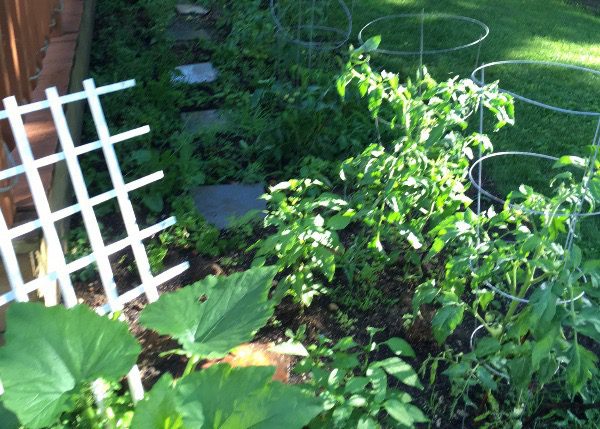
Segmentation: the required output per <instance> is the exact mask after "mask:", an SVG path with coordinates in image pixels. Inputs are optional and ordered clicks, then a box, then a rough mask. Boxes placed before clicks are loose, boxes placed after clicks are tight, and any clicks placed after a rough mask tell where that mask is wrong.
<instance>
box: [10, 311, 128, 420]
mask: <svg viewBox="0 0 600 429" xmlns="http://www.w3.org/2000/svg"><path fill="white" fill-rule="evenodd" d="M7 326H8V331H7V333H6V336H5V338H6V346H4V347H2V348H0V379H1V380H2V383H3V384H4V388H5V390H6V393H5V395H4V396H3V402H4V406H5V407H6V408H7V409H9V410H10V411H12V412H14V413H15V414H16V415H17V417H18V418H19V420H20V422H21V424H23V425H24V426H27V427H28V428H29V429H37V428H42V427H46V426H50V425H51V424H53V423H54V422H55V421H56V419H57V418H58V416H59V415H60V414H61V413H62V412H64V411H67V410H68V407H69V406H68V399H69V397H70V395H71V394H73V393H76V392H77V391H78V390H79V388H80V387H81V386H82V384H84V383H89V382H92V381H93V380H95V379H97V378H104V379H107V380H118V379H120V378H121V377H123V376H124V375H125V374H127V372H129V370H130V369H131V367H132V366H133V365H134V364H135V362H136V360H137V356H138V354H139V353H140V346H139V345H138V343H137V341H136V340H135V338H134V337H133V336H132V335H131V334H130V333H129V331H128V330H127V326H126V325H125V324H124V323H121V322H117V321H112V320H109V319H107V318H104V317H101V316H98V315H97V314H96V313H94V312H93V311H92V310H90V309H89V308H88V307H86V306H76V307H74V308H72V309H66V308H63V307H60V306H59V307H50V308H46V307H44V306H42V305H41V304H34V303H16V304H13V305H11V307H10V308H9V310H8V313H7Z"/></svg>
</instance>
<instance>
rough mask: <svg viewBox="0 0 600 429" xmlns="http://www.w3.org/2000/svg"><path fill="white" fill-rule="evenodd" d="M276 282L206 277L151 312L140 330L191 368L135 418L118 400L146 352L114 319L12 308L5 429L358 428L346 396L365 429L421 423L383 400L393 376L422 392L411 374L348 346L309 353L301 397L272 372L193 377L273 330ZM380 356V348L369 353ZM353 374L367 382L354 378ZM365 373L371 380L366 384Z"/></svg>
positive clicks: (264, 272)
mask: <svg viewBox="0 0 600 429" xmlns="http://www.w3.org/2000/svg"><path fill="white" fill-rule="evenodd" d="M275 273H276V270H275V269H274V268H272V267H263V268H254V269H252V270H249V271H245V272H242V273H237V274H232V275H231V276H229V277H214V276H209V277H207V278H206V279H204V280H202V281H199V282H197V283H194V284H192V285H190V286H188V287H186V288H183V289H180V290H178V291H176V292H172V293H169V294H165V295H163V296H161V298H160V299H159V300H158V301H157V302H155V303H153V304H149V305H148V306H147V307H146V308H145V309H144V310H143V311H142V314H141V316H140V323H141V324H142V325H143V326H145V327H147V328H148V329H152V330H154V331H156V332H158V333H160V334H162V335H167V336H169V337H171V338H172V339H174V340H176V341H177V342H178V343H179V346H180V347H179V348H177V349H174V350H171V351H170V352H168V354H178V355H182V356H185V357H186V358H187V366H186V368H185V370H184V371H183V374H182V375H181V377H178V378H174V377H173V376H172V375H171V374H164V375H163V376H162V377H161V378H160V380H158V382H157V383H156V384H155V385H154V387H153V388H152V390H151V391H150V392H149V393H148V395H147V397H146V398H145V399H144V400H143V401H141V402H139V403H137V404H136V405H135V406H134V405H133V404H132V402H131V400H130V398H129V396H128V394H125V396H122V395H120V394H119V393H118V389H119V385H118V384H116V382H118V381H119V380H120V379H121V378H122V377H124V376H125V375H126V374H127V373H128V372H129V371H130V370H131V368H132V366H133V365H134V364H135V363H136V360H137V358H138V355H139V353H140V350H141V348H140V346H139V344H138V343H137V341H136V339H135V338H134V337H133V336H132V335H131V334H130V333H129V332H128V329H127V326H126V325H125V324H124V323H122V322H120V321H118V320H116V315H115V318H114V319H113V320H110V319H108V318H104V317H101V316H98V315H96V314H95V313H94V312H93V311H92V310H90V309H89V308H88V307H86V306H83V305H79V306H76V307H74V308H72V309H65V308H62V307H52V308H45V307H43V306H42V305H40V304H33V303H23V304H15V305H13V306H12V307H11V308H10V309H9V312H8V326H9V329H8V331H7V334H6V341H7V344H6V346H4V347H2V348H0V374H2V381H3V385H4V388H5V393H4V395H3V396H2V402H1V407H0V416H1V417H2V420H1V421H2V427H3V428H6V429H11V428H18V427H20V426H21V425H22V426H23V427H26V428H28V429H42V428H48V427H49V428H56V429H58V428H67V427H68V428H75V427H78V428H86V427H89V428H100V427H103V428H113V429H116V428H132V429H136V428H139V429H152V428H156V429H159V428H160V429H164V428H171V429H176V428H179V429H183V428H190V429H191V428H193V429H197V428H203V427H211V428H212V427H219V428H232V429H240V428H279V427H281V425H285V426H286V427H291V428H298V429H300V428H302V427H304V426H306V425H308V424H310V426H311V427H331V426H329V424H328V423H327V422H329V421H330V419H331V413H330V411H331V410H332V408H336V410H337V411H335V412H334V413H333V414H334V415H335V416H336V417H335V419H336V421H338V422H339V421H342V420H340V419H345V420H344V421H348V422H350V421H352V420H356V417H355V416H351V415H350V414H352V411H351V410H350V414H348V412H347V411H348V409H346V408H345V407H346V405H347V404H345V403H344V402H343V401H342V402H339V401H338V403H337V405H336V403H332V401H335V400H336V396H335V395H337V390H339V389H343V388H345V389H346V391H349V390H352V391H353V392H352V393H355V394H354V395H353V396H352V407H355V408H357V409H361V407H366V408H365V410H366V411H365V413H364V414H365V415H364V417H362V418H360V419H359V420H360V421H359V425H358V426H357V427H364V428H367V427H369V428H375V427H379V426H378V424H377V422H376V420H375V419H376V418H377V415H378V414H379V412H380V410H379V407H381V408H384V409H385V410H386V412H387V413H388V414H389V416H391V418H393V419H394V420H395V421H397V422H399V424H400V426H398V425H396V426H397V427H414V424H413V423H414V422H420V421H425V417H424V416H423V414H422V413H421V411H420V410H419V409H418V408H417V407H415V406H414V405H411V404H410V396H409V395H408V394H406V393H403V392H402V391H400V390H396V389H394V390H390V391H388V390H387V381H386V380H387V378H386V377H387V376H386V374H390V375H392V376H394V377H396V378H398V379H399V380H401V381H402V382H404V383H405V384H406V385H408V386H417V387H419V386H420V383H419V381H418V378H417V375H416V373H415V371H414V370H413V369H412V368H411V367H410V365H409V364H407V363H406V362H404V361H402V360H401V359H400V358H398V357H392V358H389V359H386V360H382V361H378V362H372V363H369V362H368V359H366V360H365V361H364V362H363V363H360V362H359V360H358V359H359V357H360V356H359V355H358V354H356V353H350V352H349V350H350V349H352V348H356V347H358V345H357V344H356V343H354V341H353V340H352V339H351V338H346V339H344V340H343V342H340V343H339V344H338V346H336V347H334V348H333V349H332V350H331V352H327V351H326V350H322V348H321V350H320V351H317V352H316V353H313V354H312V355H311V357H312V360H311V362H310V364H309V363H308V362H307V361H304V362H302V363H301V368H300V369H301V370H302V371H303V372H306V373H308V374H309V375H310V376H309V382H308V383H306V384H303V385H297V386H293V385H286V384H282V383H279V382H275V381H272V377H273V374H274V368H272V367H260V366H253V367H237V368H232V367H230V366H229V365H228V364H216V365H213V366H210V367H209V368H206V369H203V370H201V371H197V370H196V369H197V367H198V364H199V363H200V362H201V361H203V360H205V359H218V358H222V357H224V356H226V355H227V354H228V353H229V352H230V351H231V350H232V349H234V348H235V347H237V346H238V345H240V344H242V343H244V342H246V341H249V340H251V339H252V337H253V336H254V333H255V332H256V331H257V330H258V329H260V328H261V327H263V326H264V325H265V324H266V322H267V321H268V319H269V318H270V317H271V316H272V315H273V310H274V306H275V304H276V302H275V301H273V300H270V299H269V298H268V294H269V290H270V289H271V286H272V282H273V278H274V276H275ZM374 332H375V331H372V335H373V334H374ZM385 344H386V345H387V346H388V347H389V348H390V349H391V350H392V351H393V352H394V353H396V354H398V355H407V356H409V357H410V356H414V352H413V351H412V349H411V348H410V346H409V345H408V344H407V343H406V342H404V341H403V340H401V339H400V338H391V339H390V340H388V341H387V342H386V343H385ZM378 347H379V346H378V345H377V344H376V343H374V342H372V343H371V344H370V345H369V347H368V349H365V352H372V351H374V350H376V349H377V348H378ZM311 350H313V348H312V347H311ZM331 358H333V360H332V361H331V360H330V359H331ZM321 362H323V363H321ZM324 365H328V366H330V367H332V368H337V369H335V370H334V371H332V375H330V377H329V379H330V380H332V381H333V382H332V383H330V384H329V390H328V391H327V392H329V393H326V392H322V387H323V384H322V383H323V379H322V376H323V368H322V367H323V366H324ZM355 369H359V370H360V371H361V372H360V373H358V372H357V373H356V374H355V372H354V370H355ZM365 370H366V377H367V378H365V377H363V376H361V375H360V374H362V373H364V372H365ZM336 374H337V375H336ZM368 384H371V385H372V388H371V390H370V392H371V393H370V395H374V398H375V399H376V401H375V400H374V401H370V402H367V399H366V398H364V397H362V396H360V395H359V394H357V392H358V391H359V390H362V388H364V387H366V386H367V385H368ZM344 386H345V387H344ZM360 386H362V387H360ZM332 395H333V396H332ZM377 404H379V405H377ZM376 405H377V407H378V408H375V407H376ZM13 413H14V414H13ZM341 414H344V415H345V417H342V416H341ZM311 422H312V423H311ZM341 427H348V426H341Z"/></svg>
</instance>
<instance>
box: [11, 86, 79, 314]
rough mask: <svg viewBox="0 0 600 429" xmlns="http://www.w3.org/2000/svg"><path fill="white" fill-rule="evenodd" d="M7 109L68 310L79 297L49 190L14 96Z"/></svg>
mask: <svg viewBox="0 0 600 429" xmlns="http://www.w3.org/2000/svg"><path fill="white" fill-rule="evenodd" d="M4 106H5V108H6V114H7V116H8V121H9V123H10V127H11V129H12V132H13V135H14V137H15V143H16V145H17V150H18V151H19V155H20V156H21V162H22V163H23V166H24V167H25V176H26V177H27V182H28V183H29V189H30V191H31V197H32V199H33V202H34V204H35V207H36V209H37V214H38V216H39V219H40V221H41V223H42V231H43V232H44V238H45V239H46V244H47V246H48V253H50V254H52V255H54V256H55V258H54V261H55V263H54V266H51V267H50V270H51V271H56V272H57V273H58V285H59V287H60V290H61V294H62V297H63V300H64V303H65V305H66V306H67V307H73V306H75V305H77V297H76V296H75V291H74V290H73V284H72V283H71V279H70V278H69V274H68V273H67V270H66V267H67V263H66V261H65V257H64V254H63V250H62V246H61V244H60V239H59V237H58V233H57V231H56V226H55V225H54V223H53V222H52V221H51V215H52V211H51V210H50V205H49V203H48V199H47V197H46V190H45V189H44V184H43V183H42V179H41V177H40V173H39V171H38V170H37V169H36V168H35V166H34V158H33V152H32V151H31V146H30V145H29V139H28V138H27V133H26V131H25V125H24V124H23V117H22V116H21V114H20V113H19V106H18V104H17V99H16V98H15V97H8V98H5V99H4Z"/></svg>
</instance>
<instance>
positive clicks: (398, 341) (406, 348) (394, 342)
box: [383, 337, 415, 358]
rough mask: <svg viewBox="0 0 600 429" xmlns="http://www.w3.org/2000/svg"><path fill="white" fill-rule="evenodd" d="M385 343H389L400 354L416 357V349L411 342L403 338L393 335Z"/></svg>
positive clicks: (395, 352) (392, 349) (391, 348)
mask: <svg viewBox="0 0 600 429" xmlns="http://www.w3.org/2000/svg"><path fill="white" fill-rule="evenodd" d="M383 344H385V345H387V346H388V347H389V348H390V350H391V351H393V352H394V354H396V355H398V356H406V357H412V358H414V357H415V351H414V350H413V349H412V347H411V346H410V344H408V342H407V341H405V340H403V339H402V338H398V337H392V338H390V339H389V340H387V341H385V342H384V343H383Z"/></svg>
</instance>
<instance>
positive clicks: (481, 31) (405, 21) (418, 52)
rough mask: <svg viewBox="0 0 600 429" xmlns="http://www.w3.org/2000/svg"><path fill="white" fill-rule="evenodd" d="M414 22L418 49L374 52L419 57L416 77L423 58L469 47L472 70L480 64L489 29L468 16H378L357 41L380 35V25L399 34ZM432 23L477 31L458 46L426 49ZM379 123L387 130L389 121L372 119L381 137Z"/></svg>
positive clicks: (422, 63)
mask: <svg viewBox="0 0 600 429" xmlns="http://www.w3.org/2000/svg"><path fill="white" fill-rule="evenodd" d="M414 20H418V39H417V40H416V41H417V42H418V46H419V48H418V49H412V50H411V49H391V48H383V47H381V46H380V47H378V48H377V49H375V50H374V52H375V53H378V54H381V55H384V56H388V57H404V58H410V57H418V59H419V67H418V71H417V72H418V74H419V75H421V74H422V70H423V65H424V57H425V56H428V57H432V56H441V55H446V54H453V53H456V52H459V51H464V50H467V49H470V48H476V55H475V63H474V64H475V67H476V66H477V65H478V64H479V58H480V56H481V48H482V45H483V42H484V40H485V39H486V38H487V37H488V35H489V34H490V29H489V27H488V26H487V25H486V24H485V23H483V22H481V21H479V20H477V19H475V18H471V17H467V16H461V15H450V14H446V13H437V12H435V13H433V12H432V13H429V12H428V13H425V11H424V10H423V11H421V13H401V14H394V15H385V16H381V17H379V18H376V19H374V20H372V21H370V22H368V23H367V24H366V25H365V26H364V27H362V28H361V29H360V31H359V32H358V41H359V43H360V44H361V45H362V44H364V43H365V42H366V39H368V38H369V36H368V35H367V34H370V35H375V34H381V33H382V31H378V27H380V26H381V25H382V24H389V23H395V24H396V25H394V29H395V31H398V29H402V28H407V27H409V26H410V24H411V21H414ZM426 23H427V24H426ZM433 23H437V25H438V26H440V25H441V23H447V24H451V25H453V26H458V27H460V26H464V25H465V24H466V25H471V26H472V27H473V28H474V29H475V30H477V31H476V34H475V35H474V37H473V39H471V40H465V41H462V42H459V44H458V45H455V46H447V47H442V48H432V47H428V46H427V40H426V37H425V32H426V28H427V26H428V25H432V24H433ZM432 26H433V25H432ZM381 35H382V40H383V41H385V40H386V35H385V34H381ZM379 123H382V124H384V125H386V126H388V127H391V122H390V121H388V120H386V119H384V118H379V117H378V118H376V119H375V127H376V129H377V132H378V135H380V132H379Z"/></svg>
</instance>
